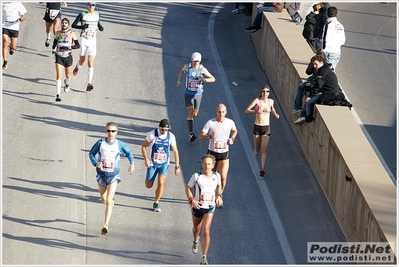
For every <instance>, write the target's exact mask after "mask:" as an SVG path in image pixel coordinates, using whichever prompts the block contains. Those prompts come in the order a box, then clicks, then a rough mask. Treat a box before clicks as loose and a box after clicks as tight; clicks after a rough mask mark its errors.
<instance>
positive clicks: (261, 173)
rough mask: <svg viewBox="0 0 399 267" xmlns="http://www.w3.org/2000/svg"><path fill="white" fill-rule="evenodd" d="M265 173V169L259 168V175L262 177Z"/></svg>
mask: <svg viewBox="0 0 399 267" xmlns="http://www.w3.org/2000/svg"><path fill="white" fill-rule="evenodd" d="M265 174H266V173H265V170H264V169H261V170H260V172H259V175H260V176H262V177H263V176H265Z"/></svg>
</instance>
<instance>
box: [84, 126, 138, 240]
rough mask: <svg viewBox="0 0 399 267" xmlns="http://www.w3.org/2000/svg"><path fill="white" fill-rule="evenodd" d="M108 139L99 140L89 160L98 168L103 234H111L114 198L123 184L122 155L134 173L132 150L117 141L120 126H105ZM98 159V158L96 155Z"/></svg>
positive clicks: (91, 151)
mask: <svg viewBox="0 0 399 267" xmlns="http://www.w3.org/2000/svg"><path fill="white" fill-rule="evenodd" d="M105 130H106V132H107V137H106V138H102V139H100V140H98V141H97V142H96V143H95V144H94V145H93V147H92V148H91V149H90V152H89V158H90V161H91V163H92V164H93V166H95V167H96V171H97V175H96V179H97V183H98V189H99V192H100V196H101V201H102V202H103V203H104V204H105V216H104V225H103V227H102V228H101V234H103V235H106V234H108V233H109V229H108V223H109V219H110V218H111V214H112V208H113V206H114V204H115V202H114V196H115V192H116V187H117V184H118V183H120V182H121V178H120V176H119V173H120V155H123V156H125V157H127V158H128V159H129V162H130V165H129V169H128V172H129V173H130V174H132V173H133V172H134V156H133V153H132V152H131V151H130V149H129V148H128V147H127V146H126V145H125V143H124V142H123V141H121V140H118V139H116V135H117V134H118V124H116V123H115V122H108V123H107V124H106V126H105ZM97 154H98V157H97V158H96V155H97Z"/></svg>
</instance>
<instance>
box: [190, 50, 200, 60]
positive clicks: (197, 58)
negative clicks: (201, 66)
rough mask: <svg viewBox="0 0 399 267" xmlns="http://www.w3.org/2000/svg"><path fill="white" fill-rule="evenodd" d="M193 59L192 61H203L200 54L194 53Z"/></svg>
mask: <svg viewBox="0 0 399 267" xmlns="http://www.w3.org/2000/svg"><path fill="white" fill-rule="evenodd" d="M191 59H192V60H193V61H201V54H200V53H198V52H194V53H193V54H192V55H191Z"/></svg>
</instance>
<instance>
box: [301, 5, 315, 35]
mask: <svg viewBox="0 0 399 267" xmlns="http://www.w3.org/2000/svg"><path fill="white" fill-rule="evenodd" d="M317 17H318V14H316V13H314V12H313V11H311V12H310V13H309V14H307V15H306V18H305V20H306V22H305V24H304V25H303V31H302V36H303V38H305V39H306V40H314V39H315V37H314V34H313V33H314V29H315V27H316V22H317Z"/></svg>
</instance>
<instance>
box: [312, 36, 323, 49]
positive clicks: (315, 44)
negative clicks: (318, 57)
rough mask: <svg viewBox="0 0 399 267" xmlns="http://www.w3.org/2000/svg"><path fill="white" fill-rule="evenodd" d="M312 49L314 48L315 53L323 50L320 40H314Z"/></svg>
mask: <svg viewBox="0 0 399 267" xmlns="http://www.w3.org/2000/svg"><path fill="white" fill-rule="evenodd" d="M314 47H315V49H316V51H317V50H319V49H322V48H323V42H322V41H321V39H320V40H318V39H315V40H314Z"/></svg>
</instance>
